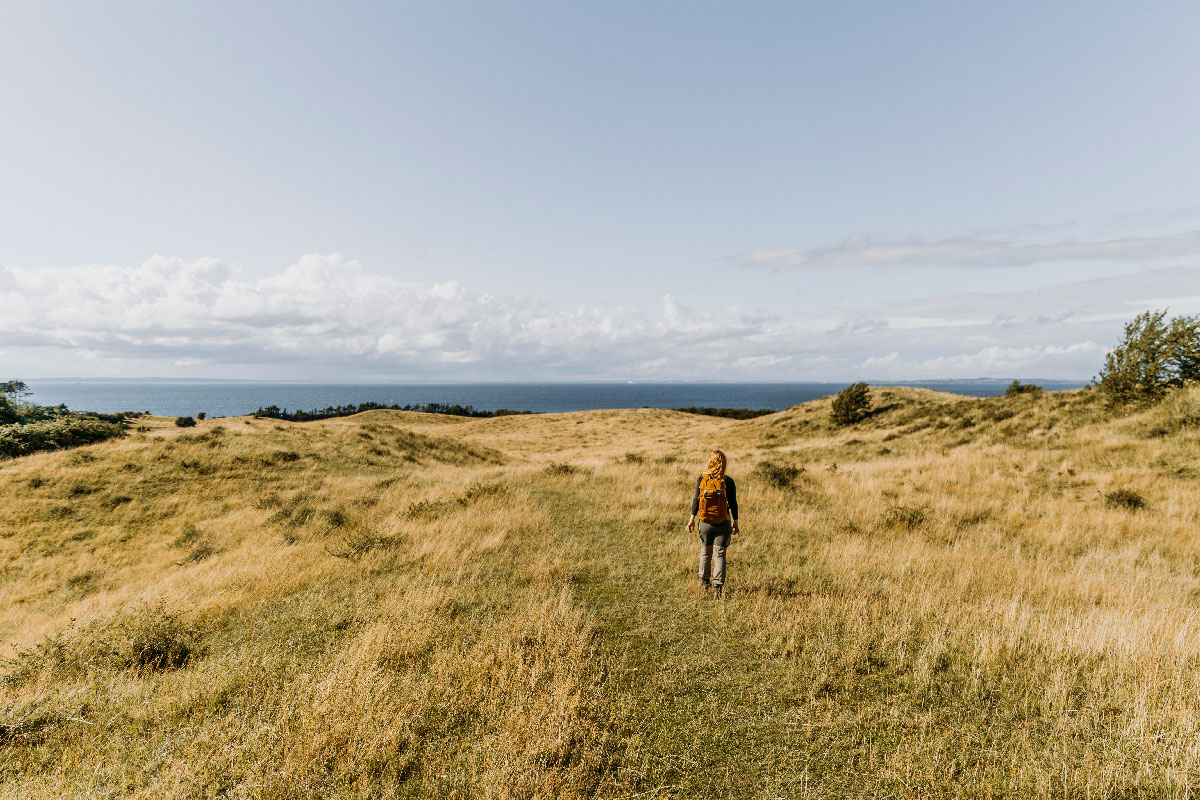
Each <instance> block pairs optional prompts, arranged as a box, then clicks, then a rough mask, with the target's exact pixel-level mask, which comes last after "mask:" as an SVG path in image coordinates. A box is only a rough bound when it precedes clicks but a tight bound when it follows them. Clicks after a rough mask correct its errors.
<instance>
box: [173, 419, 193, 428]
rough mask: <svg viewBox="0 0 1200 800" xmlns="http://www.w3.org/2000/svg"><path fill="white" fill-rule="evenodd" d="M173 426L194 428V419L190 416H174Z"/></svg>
mask: <svg viewBox="0 0 1200 800" xmlns="http://www.w3.org/2000/svg"><path fill="white" fill-rule="evenodd" d="M175 427H177V428H194V427H196V420H194V419H192V418H191V417H176V418H175Z"/></svg>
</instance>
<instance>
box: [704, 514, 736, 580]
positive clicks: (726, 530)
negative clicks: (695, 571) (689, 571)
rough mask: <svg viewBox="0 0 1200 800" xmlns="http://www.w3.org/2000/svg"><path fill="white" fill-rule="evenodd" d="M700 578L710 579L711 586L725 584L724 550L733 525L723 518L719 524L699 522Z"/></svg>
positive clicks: (727, 545)
mask: <svg viewBox="0 0 1200 800" xmlns="http://www.w3.org/2000/svg"><path fill="white" fill-rule="evenodd" d="M699 531H700V580H702V581H708V580H710V574H711V580H712V585H713V586H724V585H725V550H726V548H728V547H729V537H730V536H731V535H732V533H733V525H732V524H731V523H730V522H729V520H725V521H724V522H722V523H721V524H720V525H709V524H708V523H707V522H701V523H700V527H699Z"/></svg>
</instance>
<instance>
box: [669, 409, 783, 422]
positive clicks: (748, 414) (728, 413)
mask: <svg viewBox="0 0 1200 800" xmlns="http://www.w3.org/2000/svg"><path fill="white" fill-rule="evenodd" d="M671 410H672V411H682V412H684V413H686V414H702V415H704V416H706V417H725V418H726V419H754V418H755V417H765V416H767V415H768V414H774V413H776V412H775V410H774V409H772V408H709V407H708V406H687V407H686V408H673V409H671Z"/></svg>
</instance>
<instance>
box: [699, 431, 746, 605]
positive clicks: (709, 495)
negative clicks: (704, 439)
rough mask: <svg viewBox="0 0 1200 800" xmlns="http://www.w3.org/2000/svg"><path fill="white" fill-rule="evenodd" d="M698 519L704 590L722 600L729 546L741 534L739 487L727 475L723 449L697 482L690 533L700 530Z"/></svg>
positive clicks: (714, 453)
mask: <svg viewBox="0 0 1200 800" xmlns="http://www.w3.org/2000/svg"><path fill="white" fill-rule="evenodd" d="M697 517H699V520H698V521H699V524H700V587H701V588H702V589H704V590H705V591H708V590H709V589H712V597H713V600H720V599H721V588H722V587H723V586H724V585H725V549H726V548H727V547H729V540H730V537H732V536H737V533H738V506H737V486H736V485H735V484H734V482H733V478H731V477H729V476H728V475H726V474H725V454H724V453H722V452H721V451H720V450H713V451H712V455H711V456H710V457H709V459H708V466H707V467H705V468H704V472H702V473H700V477H699V478H697V479H696V491H695V493H694V494H693V495H692V518H691V519H689V520H688V524H687V530H688V533H693V532H694V531H695V530H696V523H697ZM731 520H732V523H731ZM714 551H715V552H714ZM710 574H711V580H710Z"/></svg>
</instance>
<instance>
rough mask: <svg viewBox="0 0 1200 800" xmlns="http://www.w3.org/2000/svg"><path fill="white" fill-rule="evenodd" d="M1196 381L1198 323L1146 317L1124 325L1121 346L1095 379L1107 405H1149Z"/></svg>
mask: <svg viewBox="0 0 1200 800" xmlns="http://www.w3.org/2000/svg"><path fill="white" fill-rule="evenodd" d="M1197 380H1200V317H1175V318H1174V319H1172V320H1170V321H1168V320H1167V312H1166V311H1165V310H1163V311H1145V312H1143V313H1141V314H1138V315H1137V316H1136V317H1134V318H1133V320H1131V321H1130V322H1127V323H1125V334H1124V336H1123V338H1122V339H1121V343H1120V344H1118V345H1117V346H1116V347H1115V348H1113V350H1112V352H1110V353H1109V354H1108V355H1106V356H1105V357H1104V367H1103V368H1102V369H1101V370H1100V374H1099V375H1098V376H1097V378H1096V383H1097V384H1098V385H1099V386H1100V391H1102V392H1103V393H1104V395H1105V397H1106V398H1107V399H1108V402H1109V404H1110V405H1126V404H1130V403H1151V402H1154V401H1156V400H1160V399H1162V398H1163V397H1164V396H1165V395H1166V394H1167V391H1168V390H1169V389H1171V388H1173V387H1178V386H1183V385H1184V384H1187V383H1192V382H1195V381H1197Z"/></svg>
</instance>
